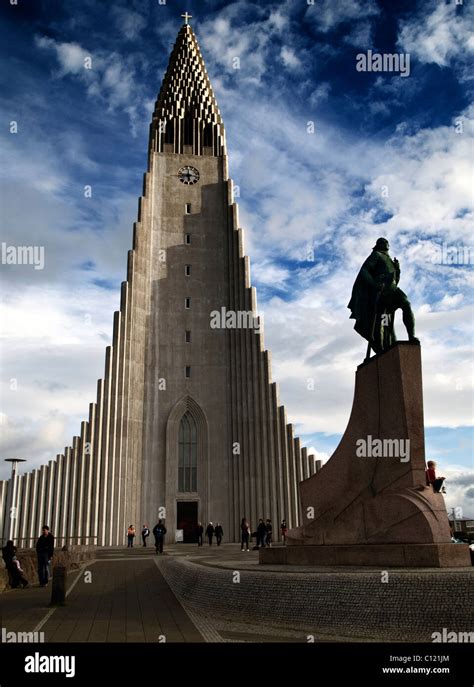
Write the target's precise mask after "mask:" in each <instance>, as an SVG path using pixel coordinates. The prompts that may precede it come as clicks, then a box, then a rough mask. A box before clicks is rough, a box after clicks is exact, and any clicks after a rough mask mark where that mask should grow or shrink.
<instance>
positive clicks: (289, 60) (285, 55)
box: [280, 45, 301, 69]
mask: <svg viewBox="0 0 474 687" xmlns="http://www.w3.org/2000/svg"><path fill="white" fill-rule="evenodd" d="M280 56H281V59H282V62H283V64H284V65H285V67H288V69H298V68H299V67H301V60H300V59H299V57H298V56H297V55H296V54H295V51H294V50H292V49H291V48H288V47H287V46H286V45H284V46H283V47H282V49H281V53H280Z"/></svg>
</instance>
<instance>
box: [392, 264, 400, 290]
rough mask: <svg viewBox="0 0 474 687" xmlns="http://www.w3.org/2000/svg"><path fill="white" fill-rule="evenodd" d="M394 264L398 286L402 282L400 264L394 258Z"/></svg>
mask: <svg viewBox="0 0 474 687" xmlns="http://www.w3.org/2000/svg"><path fill="white" fill-rule="evenodd" d="M393 264H394V265H395V282H396V283H397V284H398V282H399V281H400V263H399V262H398V260H397V258H393Z"/></svg>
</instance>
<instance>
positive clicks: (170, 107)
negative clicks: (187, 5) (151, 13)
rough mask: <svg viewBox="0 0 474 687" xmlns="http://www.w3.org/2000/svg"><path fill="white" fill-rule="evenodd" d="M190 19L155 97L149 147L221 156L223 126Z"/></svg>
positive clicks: (178, 38) (161, 150) (176, 44)
mask: <svg viewBox="0 0 474 687" xmlns="http://www.w3.org/2000/svg"><path fill="white" fill-rule="evenodd" d="M189 18H190V17H189V15H187V17H186V18H185V19H186V23H185V24H183V26H182V27H181V29H180V31H179V33H178V37H177V39H176V43H175V44H174V48H173V51H172V53H171V56H170V60H169V64H168V69H167V70H166V74H165V77H164V79H163V83H162V85H161V89H160V92H159V94H158V98H157V101H156V105H155V111H154V113H153V120H152V124H151V130H150V144H151V146H152V150H153V151H155V152H160V153H162V152H170V153H192V154H194V155H223V154H224V153H225V132H224V124H223V122H222V117H221V115H220V112H219V108H218V106H217V101H216V98H215V95H214V91H213V90H212V86H211V82H210V81H209V77H208V75H207V71H206V67H205V64H204V60H203V58H202V55H201V51H200V49H199V45H198V42H197V40H196V36H195V35H194V32H193V30H192V28H191V26H190V25H189V24H188V23H187V20H188V19H189Z"/></svg>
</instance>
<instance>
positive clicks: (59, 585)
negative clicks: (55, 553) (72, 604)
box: [49, 565, 67, 606]
mask: <svg viewBox="0 0 474 687" xmlns="http://www.w3.org/2000/svg"><path fill="white" fill-rule="evenodd" d="M66 578H67V570H66V566H65V565H55V566H54V567H53V585H52V589H51V602H50V604H49V605H50V606H65V605H66Z"/></svg>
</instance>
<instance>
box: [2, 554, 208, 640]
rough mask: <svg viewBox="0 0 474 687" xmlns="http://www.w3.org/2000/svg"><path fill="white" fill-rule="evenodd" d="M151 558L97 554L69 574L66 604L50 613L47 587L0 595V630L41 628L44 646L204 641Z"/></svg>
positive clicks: (19, 630) (32, 629)
mask: <svg viewBox="0 0 474 687" xmlns="http://www.w3.org/2000/svg"><path fill="white" fill-rule="evenodd" d="M155 557H156V554H154V552H153V551H152V550H151V549H148V550H147V551H144V550H143V549H138V548H134V549H133V550H126V549H115V550H109V551H106V552H105V551H104V552H102V551H99V552H98V559H97V560H96V561H95V562H94V563H92V564H89V565H87V566H86V567H85V568H83V569H82V570H81V571H80V572H79V573H78V572H74V573H72V574H71V573H70V574H69V577H68V589H69V590H70V591H69V594H68V597H67V605H66V606H65V607H61V608H56V609H54V610H52V609H49V608H48V603H49V600H50V594H51V585H49V586H48V587H47V588H44V589H41V588H39V587H37V586H34V587H32V588H29V589H28V588H27V589H25V590H17V589H15V590H12V591H9V592H6V593H4V594H2V595H1V596H0V624H1V627H3V628H5V629H6V630H7V631H8V632H10V631H16V632H32V631H34V630H41V631H43V632H44V633H45V641H46V642H158V641H160V636H162V637H163V636H164V638H165V639H166V642H202V641H204V639H203V637H202V635H201V634H200V632H199V631H198V630H197V629H196V627H195V625H194V624H193V622H192V621H191V619H190V618H189V616H188V615H187V614H186V612H185V611H184V609H183V608H182V606H181V605H180V603H179V602H178V600H177V599H176V597H175V596H174V594H173V592H172V591H171V590H170V588H169V587H168V585H167V583H166V582H165V580H164V578H163V576H162V574H161V573H160V571H159V570H158V567H157V566H156V564H155V560H154V558H155ZM86 571H90V573H91V581H90V582H87V581H86V577H87V576H86V575H85V573H86ZM71 588H72V590H71ZM161 641H163V639H161Z"/></svg>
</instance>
